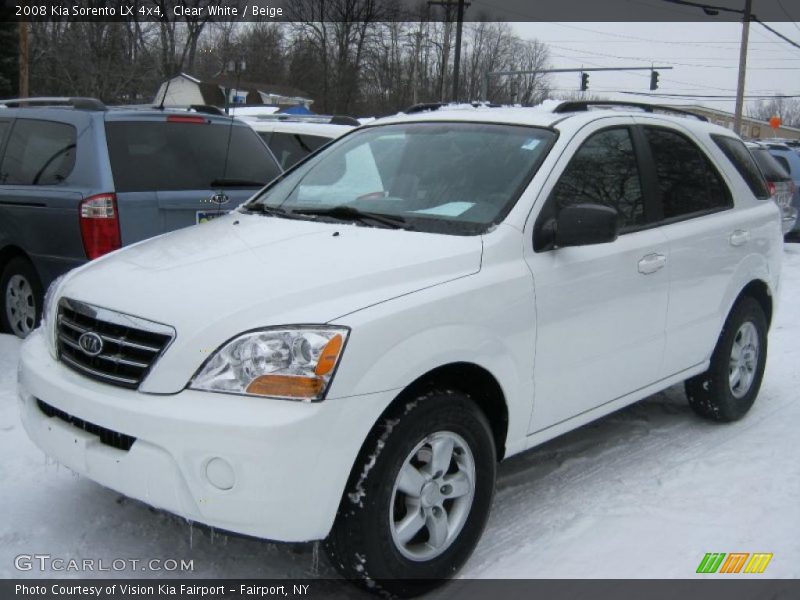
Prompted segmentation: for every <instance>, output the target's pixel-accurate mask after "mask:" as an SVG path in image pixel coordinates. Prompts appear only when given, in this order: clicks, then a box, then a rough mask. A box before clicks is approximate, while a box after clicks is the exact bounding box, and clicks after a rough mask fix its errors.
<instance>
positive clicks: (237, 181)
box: [208, 179, 266, 188]
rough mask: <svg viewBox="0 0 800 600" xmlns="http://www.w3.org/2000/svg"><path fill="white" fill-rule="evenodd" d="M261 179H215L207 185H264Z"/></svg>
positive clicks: (213, 186)
mask: <svg viewBox="0 0 800 600" xmlns="http://www.w3.org/2000/svg"><path fill="white" fill-rule="evenodd" d="M264 185H266V184H265V183H264V182H263V181H253V180H251V179H215V180H214V181H212V182H211V183H209V184H208V187H212V188H215V187H264Z"/></svg>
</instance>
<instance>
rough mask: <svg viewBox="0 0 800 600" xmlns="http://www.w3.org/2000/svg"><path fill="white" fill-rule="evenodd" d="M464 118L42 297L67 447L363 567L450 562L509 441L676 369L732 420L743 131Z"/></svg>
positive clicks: (560, 427)
mask: <svg viewBox="0 0 800 600" xmlns="http://www.w3.org/2000/svg"><path fill="white" fill-rule="evenodd" d="M589 108H596V107H591V106H590V105H587V104H586V103H577V104H575V103H573V104H567V105H561V106H560V107H558V108H556V109H554V110H545V109H544V108H541V109H524V108H483V107H480V108H465V109H458V108H448V107H442V108H441V109H440V110H436V111H430V112H420V113H414V114H407V115H401V116H397V117H391V118H388V119H384V120H382V121H379V122H376V123H375V124H374V125H371V126H367V127H364V128H361V129H359V130H356V131H354V132H353V133H350V134H347V135H345V136H344V137H342V138H341V139H339V140H338V141H336V142H334V143H333V144H331V145H330V146H328V147H327V148H325V149H323V150H322V151H321V152H320V153H318V154H317V155H315V156H313V157H311V158H309V159H308V160H306V161H304V162H302V163H301V164H299V165H298V166H297V167H295V168H294V169H292V170H290V171H288V172H287V173H285V174H284V175H283V176H282V177H281V178H279V179H277V180H276V181H275V182H273V183H272V184H270V185H269V186H267V187H266V188H265V189H264V190H263V191H262V192H260V193H259V194H257V195H256V196H255V197H254V198H253V199H252V200H250V201H249V202H248V203H246V204H244V205H243V206H242V207H241V208H239V209H238V210H237V211H235V212H234V213H232V214H230V215H228V216H226V217H222V218H220V219H216V220H215V221H213V222H212V223H210V224H207V225H203V226H200V227H191V228H188V229H184V230H181V231H177V232H174V233H171V234H168V235H164V236H161V237H159V238H156V239H153V240H150V241H146V242H142V243H139V244H137V245H135V246H132V247H130V248H126V249H123V250H120V251H118V252H114V253H112V254H110V255H108V256H105V257H103V258H101V259H99V260H96V261H94V262H92V263H90V264H88V265H86V266H84V267H81V268H79V269H76V270H74V271H72V272H71V273H70V274H69V275H67V276H66V278H65V279H63V280H61V281H58V282H57V283H56V284H54V285H53V286H52V288H51V289H50V292H49V294H48V298H47V302H46V309H45V319H44V324H43V325H42V326H41V328H39V329H38V330H37V331H36V332H35V333H34V334H33V335H31V336H30V337H29V339H28V340H27V341H26V342H25V344H24V345H23V347H22V352H21V366H20V381H19V400H20V405H21V410H22V418H23V422H24V424H25V428H26V429H27V431H28V434H29V435H30V437H31V439H32V440H33V441H34V442H35V443H36V444H37V445H38V446H39V447H40V448H42V449H43V450H44V451H45V452H46V453H47V454H48V455H50V456H52V457H53V458H55V459H56V460H58V461H59V462H60V463H62V464H64V465H66V466H68V467H69V468H70V469H72V470H74V471H76V472H77V473H80V474H83V475H85V476H87V477H89V478H90V479H93V480H95V481H97V482H99V483H101V484H103V485H106V486H108V487H110V488H113V489H115V490H118V491H119V492H121V493H123V494H126V495H128V496H131V497H134V498H138V499H140V500H142V501H144V502H147V503H148V504H151V505H153V506H155V507H158V508H162V509H165V510H167V511H171V512H173V513H176V514H178V515H182V516H184V517H186V518H188V519H191V520H193V521H198V522H202V523H206V524H209V525H212V526H214V527H218V528H223V529H226V530H230V531H234V532H241V533H244V534H250V535H254V536H259V537H263V538H269V539H274V540H287V541H301V540H318V539H325V540H326V542H325V546H326V548H327V551H328V554H329V556H330V558H331V561H332V563H333V564H334V565H335V566H336V567H337V568H338V569H339V570H340V571H341V572H342V573H343V574H344V575H345V576H346V577H348V578H352V579H360V580H362V581H369V582H370V584H371V585H377V586H379V587H380V586H382V587H383V588H384V589H388V590H389V591H391V592H399V593H413V592H418V591H421V590H423V589H425V588H426V586H430V585H434V583H435V582H436V581H437V580H439V579H440V578H443V577H446V576H448V575H450V574H452V573H453V572H455V571H456V570H457V569H458V568H459V567H460V566H461V565H462V564H463V563H464V562H465V560H466V559H467V557H468V556H469V555H470V552H471V551H472V549H473V547H474V546H475V544H476V542H477V541H478V538H479V537H480V535H481V531H482V529H483V527H484V524H485V523H486V518H487V515H488V512H489V506H490V504H491V500H492V493H493V488H494V481H495V466H496V463H497V461H498V460H500V459H503V458H506V457H509V456H511V455H513V454H516V453H518V452H521V451H523V450H526V449H528V448H531V447H533V446H536V445H538V444H541V443H542V442H544V441H545V440H548V439H550V438H553V437H555V436H557V435H560V434H562V433H564V432H566V431H569V430H571V429H574V428H576V427H579V426H581V425H583V424H584V423H587V422H589V421H592V420H593V419H597V418H598V417H602V416H603V415H606V414H608V413H610V412H612V411H615V410H617V409H619V408H621V407H623V406H625V405H628V404H631V403H633V402H635V401H637V400H640V399H642V398H644V397H645V396H648V395H650V394H653V393H654V392H657V391H659V390H661V389H664V388H666V387H667V386H671V385H673V384H675V383H677V382H681V381H686V391H687V396H688V398H689V403H690V404H691V406H692V408H694V410H695V411H696V412H697V413H699V414H700V415H702V416H704V417H707V418H710V419H715V420H718V421H732V420H735V419H738V418H740V417H742V416H743V415H744V414H745V413H746V412H747V411H748V409H749V408H750V406H751V405H752V404H753V401H754V400H755V397H756V395H757V393H758V390H759V387H760V385H761V380H762V377H763V374H764V363H765V360H766V354H767V331H768V328H769V323H770V320H771V316H772V314H773V311H774V304H775V298H776V294H777V291H778V281H779V275H780V257H781V254H782V252H783V240H782V235H781V220H780V215H779V210H778V207H777V205H776V204H775V203H774V202H771V201H769V192H768V190H767V188H766V185H765V183H764V181H763V178H762V176H761V174H760V172H759V170H758V168H757V167H756V166H755V164H754V163H753V160H752V158H751V157H750V154H749V153H748V151H747V149H746V148H745V147H744V145H743V144H742V142H741V141H740V140H739V139H738V138H736V137H734V136H733V134H731V133H730V132H729V131H727V130H725V129H723V128H721V127H717V126H714V125H711V124H708V123H705V122H703V121H701V120H697V119H693V118H690V117H688V116H668V115H663V114H658V111H652V110H649V111H648V110H645V111H641V110H637V109H635V108H630V107H629V108H627V109H626V110H620V107H616V109H615V110H607V109H606V110H588V109H589Z"/></svg>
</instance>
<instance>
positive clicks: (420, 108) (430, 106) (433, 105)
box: [403, 102, 502, 115]
mask: <svg viewBox="0 0 800 600" xmlns="http://www.w3.org/2000/svg"><path fill="white" fill-rule="evenodd" d="M465 104H469V105H470V106H472V108H479V107H481V106H484V107H486V108H500V107H501V106H502V104H495V103H493V102H421V103H419V104H414V105H413V106H409V107H408V108H407V109H405V110H404V111H403V113H404V114H407V115H413V114H414V113H421V112H429V111H433V110H439V109H440V108H446V107H448V106H453V107H455V106H464V105H465Z"/></svg>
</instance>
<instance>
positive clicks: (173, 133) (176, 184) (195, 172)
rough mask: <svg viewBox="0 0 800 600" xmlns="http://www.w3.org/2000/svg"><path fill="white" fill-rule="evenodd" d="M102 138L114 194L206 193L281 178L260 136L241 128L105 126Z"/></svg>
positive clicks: (152, 123)
mask: <svg viewBox="0 0 800 600" xmlns="http://www.w3.org/2000/svg"><path fill="white" fill-rule="evenodd" d="M106 135H107V138H108V150H109V154H110V156H111V170H112V171H113V173H114V185H115V187H116V189H117V191H118V192H143V191H154V190H198V189H209V188H214V187H217V186H218V185H212V182H214V181H217V180H227V181H229V182H237V183H240V184H241V183H247V182H249V183H250V185H252V186H253V187H258V186H261V185H264V184H266V183H269V182H270V181H272V180H273V179H274V178H275V177H276V176H277V175H278V174H279V173H280V170H279V168H278V166H277V165H276V164H275V161H274V160H273V158H272V156H270V154H269V150H268V149H267V148H266V146H264V143H263V142H262V141H261V140H260V139H259V137H258V135H256V133H255V132H254V131H253V130H252V129H250V128H249V127H245V126H241V125H235V126H233V127H229V126H227V125H223V124H210V123H169V122H165V121H137V122H109V123H106ZM229 135H230V145H229V144H228V136H229ZM229 146H230V154H229V156H228V158H227V165H226V159H225V154H226V149H227V148H228V147H229ZM231 185H236V184H235V183H232V184H231Z"/></svg>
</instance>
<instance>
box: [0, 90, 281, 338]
mask: <svg viewBox="0 0 800 600" xmlns="http://www.w3.org/2000/svg"><path fill="white" fill-rule="evenodd" d="M4 106H6V108H5V109H4V110H3V111H2V112H1V113H0V326H1V327H2V329H3V330H5V331H10V332H13V333H15V334H16V335H18V336H20V337H24V336H26V335H27V334H28V333H30V331H31V330H32V329H33V328H34V327H35V326H36V324H37V323H38V320H39V317H40V315H41V311H42V291H43V290H44V289H46V288H47V286H48V285H49V284H50V282H51V281H53V280H54V279H55V278H56V277H58V276H59V275H61V274H63V273H65V272H66V271H68V270H69V269H72V268H73V267H77V266H79V265H82V264H83V263H85V262H86V261H87V260H92V259H95V258H97V257H99V256H102V255H104V254H106V253H108V252H111V251H112V250H116V249H117V248H120V247H122V246H126V245H128V244H132V243H134V242H138V241H140V240H143V239H145V238H149V237H152V236H155V235H159V234H161V233H164V232H167V231H172V230H174V229H178V228H180V227H186V226H187V225H194V224H195V223H198V222H201V221H206V220H208V219H210V218H213V217H215V216H218V215H220V214H224V212H226V211H228V210H230V209H232V208H235V207H236V206H237V205H239V204H241V203H242V202H244V201H245V200H247V199H248V198H249V197H250V196H251V195H252V194H253V193H254V192H255V191H256V190H258V188H259V187H261V186H262V185H263V184H265V183H267V182H268V181H270V180H272V179H273V178H274V177H275V176H277V175H278V174H279V173H280V172H281V171H280V168H279V167H278V165H277V164H276V162H275V159H274V158H273V156H272V154H271V153H270V151H269V149H268V148H267V147H266V146H265V145H264V143H263V142H262V140H261V139H260V138H259V137H258V136H257V135H255V134H254V133H253V131H252V130H251V129H250V128H249V127H247V126H246V125H245V124H244V123H241V122H238V121H234V120H232V119H231V118H227V117H222V116H217V115H213V114H205V113H198V112H187V111H186V110H158V109H155V108H153V107H149V108H140V109H134V108H118V109H114V108H107V107H106V106H104V105H103V104H102V103H100V102H98V101H97V100H93V99H86V98H71V99H69V98H65V99H52V98H46V99H26V100H24V101H11V100H7V101H5V102H4ZM229 136H230V140H229Z"/></svg>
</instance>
